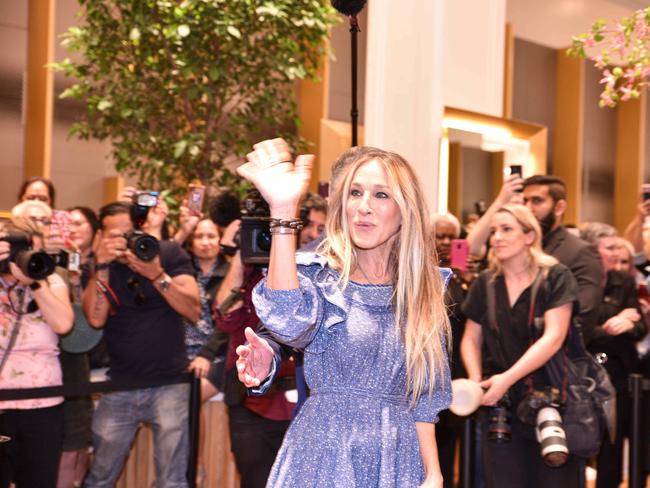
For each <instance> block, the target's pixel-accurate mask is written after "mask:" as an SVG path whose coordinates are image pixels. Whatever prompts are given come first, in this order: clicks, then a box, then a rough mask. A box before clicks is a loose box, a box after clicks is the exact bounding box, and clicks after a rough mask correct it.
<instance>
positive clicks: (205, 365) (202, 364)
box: [187, 356, 210, 378]
mask: <svg viewBox="0 0 650 488" xmlns="http://www.w3.org/2000/svg"><path fill="white" fill-rule="evenodd" d="M187 369H189V370H190V371H192V372H194V376H196V377H197V378H205V377H206V376H208V371H210V361H208V360H207V359H206V358H204V357H201V356H196V357H195V358H194V359H193V360H192V362H191V363H190V365H189V366H188V368H187Z"/></svg>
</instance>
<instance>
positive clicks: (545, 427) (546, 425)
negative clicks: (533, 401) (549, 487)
mask: <svg viewBox="0 0 650 488" xmlns="http://www.w3.org/2000/svg"><path fill="white" fill-rule="evenodd" d="M535 431H536V433H537V442H539V445H540V450H541V453H542V458H543V459H544V462H545V463H546V465H547V466H550V467H552V468H557V467H559V466H562V465H564V463H566V462H567V459H568V457H569V447H568V446H567V442H566V433H565V432H564V427H563V426H562V417H561V416H560V412H558V411H557V409H555V408H553V407H544V408H540V410H539V412H537V423H536V427H535Z"/></svg>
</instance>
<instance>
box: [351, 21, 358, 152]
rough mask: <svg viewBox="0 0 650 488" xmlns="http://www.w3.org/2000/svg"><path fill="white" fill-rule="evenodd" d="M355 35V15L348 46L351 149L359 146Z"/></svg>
mask: <svg viewBox="0 0 650 488" xmlns="http://www.w3.org/2000/svg"><path fill="white" fill-rule="evenodd" d="M357 34H359V21H358V19H357V16H356V15H351V16H350V39H351V43H350V46H351V51H352V52H351V55H352V56H351V57H352V109H351V110H350V118H351V119H352V147H355V146H358V145H359V136H358V130H359V129H358V127H359V108H358V106H357Z"/></svg>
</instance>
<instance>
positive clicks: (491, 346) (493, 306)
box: [485, 271, 508, 370]
mask: <svg viewBox="0 0 650 488" xmlns="http://www.w3.org/2000/svg"><path fill="white" fill-rule="evenodd" d="M486 278H487V279H486V298H487V316H488V326H489V327H490V329H491V330H492V332H493V333H494V337H495V339H494V340H491V339H490V338H489V336H488V335H486V336H485V338H486V340H485V343H486V345H487V348H488V350H489V351H490V354H492V356H493V357H494V359H496V360H497V361H498V363H499V365H500V366H501V367H502V368H504V370H505V369H506V368H507V364H508V363H507V362H506V358H505V355H504V354H503V346H502V345H501V331H500V330H499V324H498V322H497V294H496V281H495V280H496V275H495V273H494V271H491V272H490V273H489V274H488V275H487V276H486Z"/></svg>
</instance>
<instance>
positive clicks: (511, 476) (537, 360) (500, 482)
mask: <svg viewBox="0 0 650 488" xmlns="http://www.w3.org/2000/svg"><path fill="white" fill-rule="evenodd" d="M490 234H491V237H490V245H491V249H490V253H489V269H487V270H485V271H483V272H482V273H481V274H480V275H479V277H478V279H477V280H476V281H475V282H474V283H473V284H472V287H471V288H470V291H469V294H468V296H467V298H466V300H465V302H464V304H463V311H464V313H465V315H466V316H467V317H468V320H467V322H466V324H465V332H464V334H463V339H462V341H461V356H462V358H463V363H464V364H465V368H466V370H467V374H468V376H469V378H470V379H472V380H474V381H477V382H480V384H481V386H482V387H483V388H484V389H485V390H486V391H485V393H484V396H483V405H484V406H485V407H488V408H487V409H485V411H484V412H482V415H481V416H480V418H481V426H482V435H481V452H482V456H483V466H484V469H485V481H486V485H487V486H488V488H492V487H499V488H504V487H505V488H508V487H521V486H531V487H546V486H553V487H554V488H561V487H567V488H568V487H575V486H579V480H580V478H579V462H578V460H577V459H576V458H575V457H574V456H572V455H569V457H568V461H567V462H566V463H565V464H564V465H563V466H561V467H549V466H547V465H546V464H545V462H544V460H543V458H542V455H541V453H540V445H539V443H538V442H537V439H536V437H535V426H534V425H531V424H529V423H527V422H524V421H523V420H520V419H519V418H518V416H517V407H518V406H519V405H520V403H521V402H522V400H523V399H524V397H525V396H526V395H527V393H528V392H529V391H530V389H531V388H532V389H534V390H540V391H541V390H545V389H546V387H548V386H550V381H549V378H548V377H547V375H546V373H545V371H544V368H543V366H544V365H545V364H546V363H547V362H548V361H549V360H550V359H551V358H552V357H553V355H554V354H555V353H556V352H557V351H559V350H560V348H561V347H562V345H563V343H564V341H565V339H566V336H567V333H568V330H569V325H570V321H571V315H572V308H573V303H574V302H575V300H576V292H577V285H576V282H575V280H574V278H573V276H572V274H571V272H570V271H569V269H568V268H567V267H565V266H564V265H562V264H560V263H558V261H557V260H556V259H555V258H554V257H552V256H549V255H547V254H544V252H543V251H542V246H541V235H542V232H541V230H540V227H539V224H538V222H537V220H536V219H535V217H534V216H533V214H532V213H531V212H530V210H528V209H527V208H526V207H524V206H523V205H505V206H504V207H501V208H500V209H499V210H498V211H497V212H496V213H495V214H494V216H493V217H492V219H491V222H490ZM536 280H541V281H540V282H539V283H540V285H539V287H538V288H537V293H536V296H535V299H534V303H535V304H536V305H535V312H534V315H535V316H540V312H541V313H543V318H544V325H543V330H542V331H541V336H540V337H539V338H538V339H537V340H535V338H534V337H533V334H532V331H533V324H531V298H532V297H531V294H532V293H533V291H532V289H533V283H534V282H535V281H536ZM490 301H491V302H492V303H489V302H490ZM488 307H490V308H491V310H493V311H494V313H493V314H492V317H493V318H492V319H491V317H490V312H489V311H488ZM484 343H485V346H486V347H485V348H484V347H483V346H484ZM485 350H487V352H488V354H487V355H483V354H482V352H483V351H485ZM495 406H496V407H500V408H501V409H502V412H505V414H506V415H507V416H509V418H510V420H509V424H510V429H511V434H510V436H511V438H510V439H507V437H508V436H507V435H505V436H504V435H503V434H502V433H500V432H495V431H494V430H493V429H490V428H489V427H488V423H489V422H488V417H489V416H493V415H494V414H495V412H496V411H495V410H490V407H495Z"/></svg>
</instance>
